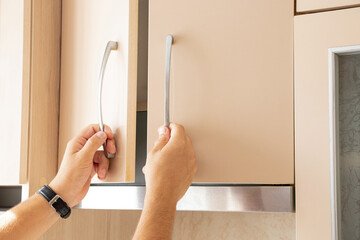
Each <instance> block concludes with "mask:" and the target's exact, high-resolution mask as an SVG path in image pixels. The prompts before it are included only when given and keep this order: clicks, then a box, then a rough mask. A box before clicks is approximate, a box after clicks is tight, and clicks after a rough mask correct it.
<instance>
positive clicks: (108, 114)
mask: <svg viewBox="0 0 360 240" xmlns="http://www.w3.org/2000/svg"><path fill="white" fill-rule="evenodd" d="M137 21H138V1H136V0H123V1H117V0H105V1H97V0H91V1H88V0H77V1H73V0H63V1H62V36H61V37H62V39H61V42H62V47H61V88H60V122H59V163H60V162H61V160H62V157H63V154H64V151H65V148H66V144H67V142H68V141H69V140H70V139H71V138H73V137H74V136H75V135H76V134H77V133H78V132H79V130H80V129H82V128H84V127H86V126H87V125H88V124H89V123H98V107H99V105H98V104H99V101H98V94H99V75H100V68H101V66H102V61H103V57H104V54H105V53H104V51H105V47H106V45H107V43H108V42H109V41H114V42H117V49H115V48H113V50H111V51H110V55H109V58H108V62H107V65H106V68H104V78H103V87H102V115H103V120H104V123H105V124H107V125H108V126H110V127H111V128H112V130H113V132H114V134H115V141H116V145H117V153H116V155H115V158H113V159H111V160H110V169H109V173H108V175H107V177H106V179H105V181H107V182H132V181H134V178H135V135H136V103H137V97H136V84H137V42H138V41H137V34H138V27H137ZM93 181H98V180H96V179H94V180H93Z"/></svg>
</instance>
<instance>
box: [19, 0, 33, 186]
mask: <svg viewBox="0 0 360 240" xmlns="http://www.w3.org/2000/svg"><path fill="white" fill-rule="evenodd" d="M31 14H32V0H24V30H23V31H24V39H23V81H22V100H21V101H22V104H21V142H20V169H19V171H20V174H19V183H20V184H26V183H27V180H28V150H29V118H30V73H31V72H30V70H31Z"/></svg>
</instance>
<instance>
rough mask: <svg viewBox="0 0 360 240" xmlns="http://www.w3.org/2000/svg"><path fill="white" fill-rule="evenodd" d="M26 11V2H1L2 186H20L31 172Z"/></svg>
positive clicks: (0, 146)
mask: <svg viewBox="0 0 360 240" xmlns="http://www.w3.org/2000/svg"><path fill="white" fill-rule="evenodd" d="M23 7H24V1H23V0H0V112H1V117H0V132H1V134H2V137H1V138H0V154H1V158H0V185H14V184H19V176H22V174H20V171H22V170H26V169H27V166H26V164H20V142H21V99H22V61H23V53H22V51H23V21H24V20H23V18H24V17H23V14H24V10H23ZM25 163H26V162H25ZM25 173H26V171H25Z"/></svg>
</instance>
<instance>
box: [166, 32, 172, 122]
mask: <svg viewBox="0 0 360 240" xmlns="http://www.w3.org/2000/svg"><path fill="white" fill-rule="evenodd" d="M172 43H173V36H172V35H170V34H169V35H167V36H166V53H165V115H164V125H165V126H166V127H168V126H169V124H170V110H169V107H170V106H169V104H170V63H171V47H172Z"/></svg>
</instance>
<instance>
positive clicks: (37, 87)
mask: <svg viewBox="0 0 360 240" xmlns="http://www.w3.org/2000/svg"><path fill="white" fill-rule="evenodd" d="M25 7H26V8H25V9H24V10H25V11H29V12H27V14H26V15H25V16H29V15H28V14H30V15H31V23H30V24H29V23H28V22H27V23H25V24H24V26H28V27H29V26H30V27H31V29H30V31H31V39H28V38H27V41H30V47H31V49H30V51H27V52H26V54H30V60H31V64H30V69H29V75H24V81H25V77H27V76H28V77H29V79H28V81H29V89H30V92H29V126H28V131H29V132H28V133H27V135H28V138H29V139H28V164H29V166H28V184H29V194H30V195H32V194H33V193H34V192H36V191H37V190H38V189H39V188H40V187H41V186H42V185H44V184H48V183H49V182H50V181H51V180H52V179H53V177H54V176H55V174H56V169H57V146H58V118H59V116H58V112H59V80H60V27H61V21H60V20H61V0H54V1H47V0H26V1H25ZM25 21H29V18H26V19H25ZM27 44H28V43H27ZM24 45H25V43H24ZM24 54H25V52H24ZM25 57H29V56H24V58H25Z"/></svg>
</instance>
